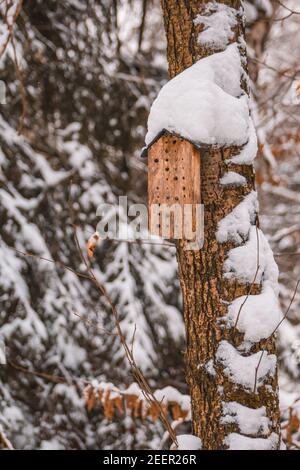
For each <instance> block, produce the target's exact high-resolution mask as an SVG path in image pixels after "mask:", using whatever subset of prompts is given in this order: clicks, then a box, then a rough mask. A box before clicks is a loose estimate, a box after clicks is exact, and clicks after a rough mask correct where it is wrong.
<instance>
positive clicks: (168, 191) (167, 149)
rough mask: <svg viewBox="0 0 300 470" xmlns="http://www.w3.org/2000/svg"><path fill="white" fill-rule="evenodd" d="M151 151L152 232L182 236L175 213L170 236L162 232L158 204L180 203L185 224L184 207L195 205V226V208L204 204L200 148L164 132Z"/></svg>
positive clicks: (171, 205)
mask: <svg viewBox="0 0 300 470" xmlns="http://www.w3.org/2000/svg"><path fill="white" fill-rule="evenodd" d="M147 154H148V211H149V232H150V233H151V234H152V235H157V236H160V237H163V238H170V239H172V238H181V237H178V236H176V230H175V225H174V223H175V217H174V214H172V212H171V217H170V224H171V226H170V237H166V236H165V235H164V233H162V228H163V224H162V215H161V213H160V219H159V221H158V218H157V210H158V207H164V208H165V207H166V206H167V207H169V208H171V207H173V208H174V205H177V207H178V205H179V206H180V207H181V211H182V214H183V218H182V227H183V226H184V224H185V223H186V220H185V217H186V215H185V214H186V212H185V209H184V206H185V205H192V207H193V210H192V214H193V229H194V228H195V223H196V220H195V218H196V211H195V210H194V208H195V205H196V204H200V203H201V198H200V196H201V181H200V150H199V149H198V148H197V147H196V146H195V145H194V144H193V143H191V142H189V141H187V140H185V139H183V138H181V137H180V136H178V135H174V134H170V133H162V134H161V135H160V136H158V137H157V138H156V139H155V140H154V141H153V142H152V144H150V146H149V147H148V149H147ZM185 207H186V206H185ZM154 208H155V211H156V212H155V211H154ZM154 212H155V214H154ZM178 220H179V219H177V222H176V223H177V225H178ZM182 229H183V228H182ZM183 233H184V232H183ZM183 238H184V237H183Z"/></svg>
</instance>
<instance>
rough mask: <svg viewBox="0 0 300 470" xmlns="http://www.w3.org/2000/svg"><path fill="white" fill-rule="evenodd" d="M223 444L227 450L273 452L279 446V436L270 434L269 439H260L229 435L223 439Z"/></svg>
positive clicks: (235, 434) (234, 434)
mask: <svg viewBox="0 0 300 470" xmlns="http://www.w3.org/2000/svg"><path fill="white" fill-rule="evenodd" d="M225 444H226V445H228V447H229V450H275V449H276V448H277V446H278V444H279V436H277V434H275V433H272V434H271V436H270V437H268V438H266V439H262V438H259V437H247V436H242V435H240V434H237V433H231V434H229V435H228V436H227V437H226V438H225Z"/></svg>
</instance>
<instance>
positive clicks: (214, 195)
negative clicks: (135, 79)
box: [162, 0, 280, 450]
mask: <svg viewBox="0 0 300 470" xmlns="http://www.w3.org/2000/svg"><path fill="white" fill-rule="evenodd" d="M207 3H209V2H208V0H162V9H163V14H164V24H165V31H166V35H167V55H168V63H169V75H170V78H173V77H174V76H175V75H177V74H178V73H180V72H182V71H183V70H184V69H186V68H187V67H189V66H191V65H192V64H193V63H195V62H196V61H198V60H199V59H201V58H204V57H207V56H209V55H211V54H213V53H215V52H216V50H215V49H214V50H212V49H211V48H210V47H209V46H207V45H203V44H202V45H201V44H199V42H198V41H197V37H198V34H199V32H200V31H201V30H202V28H203V26H201V24H195V23H194V19H195V17H196V16H197V15H198V14H199V13H201V14H202V11H203V7H205V5H206V4H207ZM219 3H223V4H226V5H228V6H230V7H232V8H235V9H236V13H237V16H236V18H237V26H236V27H235V28H234V37H233V38H232V42H236V41H238V38H239V37H241V36H242V37H244V25H243V15H241V14H240V13H241V10H240V9H241V8H242V6H241V2H240V0H223V1H220V2H219ZM239 44H242V43H241V42H240V43H239ZM239 50H240V54H241V57H242V58H246V51H245V49H244V48H243V47H242V45H241V46H240V48H239ZM217 52H218V51H217ZM244 63H245V61H244ZM245 67H246V66H245ZM242 87H243V89H244V90H246V87H247V84H246V82H245V83H242ZM246 91H247V92H248V90H246ZM240 150H241V149H240V148H237V147H227V148H224V147H220V146H219V147H218V146H217V145H216V146H212V147H211V148H210V149H208V151H207V152H205V153H203V152H202V153H201V202H202V203H203V204H204V207H205V215H204V217H205V229H204V230H205V241H204V246H203V248H202V249H201V250H200V251H185V250H184V243H183V242H180V243H178V248H177V258H178V265H179V276H180V282H181V287H182V292H183V301H184V317H185V325H186V341H187V348H186V368H187V380H188V383H189V386H190V392H191V399H192V425H193V433H194V434H195V435H196V436H198V437H200V438H201V440H202V445H203V448H204V449H210V450H213V449H224V448H225V449H226V448H228V444H227V443H226V436H228V435H229V434H230V433H240V434H242V433H241V431H240V429H239V427H238V426H237V424H234V423H233V424H232V423H231V424H222V420H221V417H222V406H223V403H224V402H237V403H239V404H242V405H244V406H247V407H248V408H251V409H257V408H260V407H262V406H264V407H265V408H266V415H267V417H268V418H269V420H270V427H269V434H271V433H276V435H278V436H279V435H280V430H279V408H278V393H277V387H278V385H277V372H276V374H275V375H274V376H273V377H269V378H268V379H267V380H266V381H265V383H264V384H263V385H262V386H260V387H259V389H258V390H257V393H254V392H251V391H249V390H248V391H247V390H245V389H244V388H243V387H242V386H237V385H236V384H234V383H233V382H231V381H230V380H229V379H228V377H227V376H226V374H224V368H223V366H222V365H221V364H219V363H218V361H216V351H217V349H218V347H219V344H220V342H221V341H222V340H224V339H225V340H227V341H228V342H229V343H230V344H232V345H233V346H234V347H235V348H237V347H238V346H239V345H240V344H241V342H242V340H243V334H242V333H240V332H238V331H237V330H236V329H234V328H231V329H229V328H225V329H224V327H222V326H221V324H220V322H219V321H218V320H219V319H220V317H222V316H224V315H225V314H226V311H227V304H226V302H227V303H228V302H232V301H233V300H234V299H236V298H237V297H239V296H242V295H247V294H248V293H249V290H250V289H251V294H252V295H253V294H259V293H260V291H261V286H260V285H259V284H243V283H240V282H238V281H228V280H226V279H224V277H223V264H224V260H225V259H226V254H227V253H228V251H229V250H230V249H232V248H233V247H234V246H235V245H234V244H233V243H232V242H226V243H223V244H221V243H218V241H217V239H216V231H217V226H218V222H219V221H220V220H221V219H223V218H224V217H225V216H226V215H227V214H229V213H230V212H231V211H232V210H233V209H234V207H235V206H237V205H238V204H239V203H240V202H241V201H242V200H243V198H244V197H245V196H246V195H248V194H249V193H250V192H251V191H253V190H254V188H255V176H254V170H253V166H252V165H237V164H233V163H230V164H228V159H229V158H231V157H232V156H234V155H237V154H238V153H239V152H240ZM226 160H227V163H226ZM228 170H231V171H235V172H237V173H239V174H240V175H243V176H244V177H245V178H246V180H247V184H246V185H244V186H237V187H235V186H226V187H224V186H222V185H221V184H220V178H221V177H222V176H223V175H224V174H225V173H226V172H227V171H228ZM256 225H258V220H256ZM264 348H266V350H267V351H268V352H270V353H274V354H276V348H275V340H274V337H271V338H268V339H264V340H261V341H260V342H258V343H255V344H254V345H252V347H251V349H250V350H249V351H248V353H247V354H253V353H254V352H257V351H261V350H262V349H264ZM247 354H244V355H247ZM207 364H213V367H214V374H213V375H211V374H210V373H209V369H208V368H207ZM253 373H254V371H253ZM249 437H254V438H255V437H263V436H261V435H260V433H259V432H257V433H256V434H255V435H250V436H249ZM264 437H266V436H264ZM279 441H280V438H278V443H277V444H276V446H275V447H278V446H279V444H280V442H279Z"/></svg>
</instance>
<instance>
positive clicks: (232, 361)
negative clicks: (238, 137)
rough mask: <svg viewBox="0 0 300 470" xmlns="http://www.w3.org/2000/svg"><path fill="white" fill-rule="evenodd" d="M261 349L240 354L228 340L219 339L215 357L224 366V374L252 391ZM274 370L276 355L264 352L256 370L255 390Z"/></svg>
mask: <svg viewBox="0 0 300 470" xmlns="http://www.w3.org/2000/svg"><path fill="white" fill-rule="evenodd" d="M260 356H261V351H258V352H257V353H254V354H251V355H248V356H242V355H241V354H240V353H239V352H238V351H237V349H235V347H234V346H232V345H231V344H230V343H228V341H221V343H220V345H219V348H218V350H217V353H216V359H217V361H218V362H220V363H222V365H223V366H224V374H225V375H226V376H227V377H228V378H229V379H230V380H231V381H232V382H234V383H235V384H237V385H241V386H242V387H244V388H245V389H246V390H249V391H251V392H252V391H253V389H254V384H255V369H256V367H257V365H258V363H259V360H260ZM275 370H276V356H275V355H274V354H268V353H267V352H264V355H263V357H262V360H261V363H260V366H259V368H258V372H257V383H256V390H257V389H258V388H259V387H260V386H261V385H262V384H263V383H264V382H265V380H266V379H267V377H268V376H273V375H274V374H275Z"/></svg>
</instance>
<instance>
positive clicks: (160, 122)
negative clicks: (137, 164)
mask: <svg viewBox="0 0 300 470" xmlns="http://www.w3.org/2000/svg"><path fill="white" fill-rule="evenodd" d="M243 74H244V72H243V69H242V67H241V60H240V54H239V51H238V47H237V44H232V45H230V46H228V47H227V49H226V50H225V51H224V52H219V53H216V54H213V55H211V56H209V57H206V58H204V59H201V60H199V61H198V62H197V63H196V64H194V65H192V66H191V67H189V68H188V69H186V70H184V71H183V72H182V73H180V74H179V75H177V76H176V77H175V78H173V79H172V80H170V81H169V82H168V83H167V84H166V85H165V86H164V87H163V88H162V89H161V91H160V92H159V94H158V96H157V98H156V100H155V101H154V103H153V105H152V108H151V111H150V115H149V120H148V132H147V135H146V139H145V140H146V145H149V144H150V143H151V142H152V141H153V140H154V139H155V137H156V136H157V135H158V134H159V133H160V132H161V131H162V130H163V129H167V130H168V131H169V132H173V133H176V134H179V135H181V136H182V137H184V138H186V139H189V140H191V141H193V142H195V143H204V144H218V145H239V146H241V145H244V144H246V143H247V142H248V141H249V135H250V134H249V133H250V131H251V128H250V126H251V120H250V117H249V107H248V97H247V95H245V94H244V93H243V91H242V90H241V86H240V80H241V76H242V75H243Z"/></svg>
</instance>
